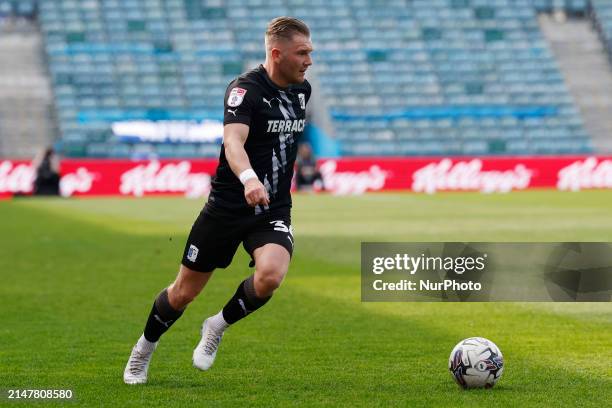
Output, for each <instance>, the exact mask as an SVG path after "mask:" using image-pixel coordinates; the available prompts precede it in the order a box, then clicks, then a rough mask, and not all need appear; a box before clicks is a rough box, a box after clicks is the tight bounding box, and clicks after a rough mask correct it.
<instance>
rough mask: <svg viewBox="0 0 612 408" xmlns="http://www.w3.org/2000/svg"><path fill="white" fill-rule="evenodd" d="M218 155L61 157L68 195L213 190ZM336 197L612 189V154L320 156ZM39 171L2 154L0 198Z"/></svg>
mask: <svg viewBox="0 0 612 408" xmlns="http://www.w3.org/2000/svg"><path fill="white" fill-rule="evenodd" d="M216 165H217V161H216V160H159V161H158V160H152V161H131V160H73V159H65V160H63V161H62V162H61V182H60V190H61V193H62V195H63V196H66V197H69V196H81V195H114V196H134V197H140V196H144V195H156V194H177V195H185V196H187V197H201V196H205V195H207V194H208V192H209V190H210V179H211V176H212V175H213V174H214V171H215V168H216ZM319 166H320V171H321V174H322V176H323V181H324V184H325V187H326V189H327V190H328V191H329V192H330V193H332V194H361V193H364V192H366V191H386V190H395V191H412V192H420V193H429V194H432V193H436V192H438V191H479V192H483V193H495V192H499V193H505V192H510V191H517V190H526V189H531V188H550V189H558V190H569V191H579V190H583V189H593V188H596V189H601V188H612V157H611V156H608V157H603V156H558V157H455V158H374V157H369V158H342V159H325V160H320V161H319ZM34 179H35V169H33V168H32V166H31V164H30V163H29V162H27V161H18V160H1V159H0V198H2V197H5V198H6V197H10V196H11V195H14V194H31V192H32V186H33V182H34Z"/></svg>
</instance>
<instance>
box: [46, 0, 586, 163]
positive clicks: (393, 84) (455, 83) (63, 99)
mask: <svg viewBox="0 0 612 408" xmlns="http://www.w3.org/2000/svg"><path fill="white" fill-rule="evenodd" d="M557 4H562V6H563V7H568V8H569V7H574V8H575V10H577V11H581V10H584V9H585V7H586V2H585V1H578V0H575V1H570V0H566V1H561V2H555V1H537V0H514V1H511V0H413V1H409V0H387V1H383V0H355V1H349V0H270V1H265V2H264V1H261V0H228V1H225V2H218V1H200V0H164V1H162V0H146V1H145V0H105V1H99V0H57V1H49V2H47V1H43V2H41V3H40V4H39V19H40V22H41V26H42V30H43V32H44V34H45V38H46V50H47V54H48V59H49V63H50V73H51V76H52V80H53V84H54V92H55V101H56V106H57V110H58V118H59V124H60V129H61V132H62V135H63V138H62V140H63V148H64V151H65V153H66V154H68V155H77V156H83V155H85V156H95V157H125V156H132V155H133V154H134V152H135V150H134V149H135V147H134V146H131V145H126V144H122V143H119V142H117V141H116V140H115V139H114V138H113V136H112V133H111V131H110V124H111V123H112V122H113V121H117V120H126V119H187V120H192V119H193V120H198V119H204V118H220V117H221V114H222V105H221V104H222V100H223V95H224V91H225V87H226V86H227V83H228V82H229V81H230V80H231V79H232V78H233V77H234V76H236V75H237V74H238V73H240V72H242V71H243V70H245V69H246V68H247V67H249V66H252V65H253V62H255V61H260V60H263V57H264V54H263V46H262V33H263V31H264V29H265V26H266V23H267V21H268V20H270V19H271V18H273V17H275V16H278V15H283V14H288V15H294V16H297V17H299V18H302V19H304V20H305V21H306V22H307V23H308V24H309V25H310V27H311V29H312V31H313V41H314V43H315V48H316V53H315V55H314V59H315V62H316V66H315V67H314V68H315V69H314V72H313V74H314V75H316V76H317V80H318V81H317V82H318V83H319V84H320V91H321V92H322V94H323V96H324V98H322V99H323V101H324V102H325V109H327V111H328V112H329V115H330V116H331V118H332V123H333V127H334V131H333V134H332V135H331V136H333V137H335V138H336V139H337V140H338V141H339V142H340V150H341V153H342V154H344V155H397V154H400V155H433V154H445V155H446V154H458V155H461V154H547V153H570V152H571V153H576V152H590V151H591V150H592V147H591V141H590V138H589V136H588V135H587V134H586V132H585V130H584V127H583V124H582V122H581V119H580V116H579V115H578V112H577V109H576V107H575V106H574V104H573V101H572V99H571V98H570V96H569V94H568V91H567V89H566V87H565V85H564V82H563V79H562V77H561V75H560V72H559V70H558V68H557V66H556V63H555V61H554V59H553V57H552V55H551V52H550V50H549V48H548V46H547V44H546V42H545V41H544V39H543V38H542V35H541V33H540V30H539V27H538V24H537V20H536V10H544V11H545V10H548V9H549V8H552V7H555V6H556V5H557ZM150 151H152V152H156V153H157V154H158V155H160V156H163V157H172V156H189V155H194V156H196V155H197V156H200V155H202V154H204V155H210V156H214V155H216V151H217V149H216V148H215V146H212V145H211V146H206V145H199V144H197V145H196V144H193V145H180V146H163V145H149V146H138V147H137V152H145V153H146V152H150Z"/></svg>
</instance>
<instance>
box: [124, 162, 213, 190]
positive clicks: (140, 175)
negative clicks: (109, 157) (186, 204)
mask: <svg viewBox="0 0 612 408" xmlns="http://www.w3.org/2000/svg"><path fill="white" fill-rule="evenodd" d="M119 191H120V192H121V194H125V195H130V194H131V195H134V196H136V197H141V196H143V195H144V194H145V193H177V192H184V193H185V196H187V197H190V198H196V197H202V196H204V195H207V194H208V193H209V192H210V175H209V174H207V173H191V164H190V163H189V162H188V161H182V162H179V163H177V164H166V165H164V166H162V165H160V163H159V162H158V161H152V162H150V163H149V164H147V165H139V166H136V167H134V168H133V169H131V170H128V171H126V172H125V173H123V174H122V175H121V186H120V187H119Z"/></svg>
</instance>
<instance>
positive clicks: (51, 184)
mask: <svg viewBox="0 0 612 408" xmlns="http://www.w3.org/2000/svg"><path fill="white" fill-rule="evenodd" d="M32 166H33V167H34V168H35V169H36V180H35V181H34V194H35V195H59V182H60V175H59V170H60V169H59V159H58V158H57V156H56V154H55V152H54V151H53V148H51V147H48V148H46V149H45V150H44V151H42V152H41V154H39V155H37V156H36V157H35V158H34V160H33V161H32Z"/></svg>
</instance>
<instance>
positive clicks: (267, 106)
mask: <svg viewBox="0 0 612 408" xmlns="http://www.w3.org/2000/svg"><path fill="white" fill-rule="evenodd" d="M310 93H311V87H310V84H309V83H308V81H306V80H305V81H304V82H303V83H302V84H299V85H291V86H289V87H287V88H280V87H279V86H277V85H276V84H274V83H273V82H272V80H271V79H270V77H269V76H268V74H267V72H266V70H265V69H264V67H263V65H260V66H259V67H257V68H255V69H253V70H251V71H249V72H247V73H245V74H243V75H241V76H240V77H238V78H236V79H235V80H233V81H232V82H231V83H230V84H229V86H228V87H227V91H226V93H225V106H224V119H223V124H224V125H227V124H229V123H243V124H245V125H248V126H249V135H248V137H247V140H246V143H245V144H244V149H245V151H246V153H247V155H248V157H249V161H250V163H251V166H252V167H253V170H254V171H255V173H256V174H257V177H258V178H259V180H260V181H261V182H262V184H263V185H264V186H265V188H266V189H267V190H268V195H269V197H270V205H269V206H265V207H264V206H261V205H258V206H256V207H255V208H254V209H253V207H250V206H249V205H248V204H247V202H246V199H245V198H244V186H243V185H242V183H241V182H240V180H239V179H238V177H237V176H236V175H235V174H234V172H233V171H232V169H231V168H230V166H229V163H228V162H227V158H226V157H225V146H221V154H220V157H219V165H218V167H217V171H216V174H215V176H214V177H213V179H212V186H211V187H212V188H211V193H210V196H209V198H208V206H209V207H213V208H214V209H218V210H229V211H231V212H236V213H251V214H252V213H253V211H254V212H255V214H259V213H263V212H267V211H270V210H274V209H279V208H283V207H286V208H287V209H289V208H290V207H291V194H290V189H291V180H292V178H293V165H294V163H295V158H296V154H297V142H298V140H299V139H300V138H301V137H302V135H303V133H304V127H305V123H306V119H305V118H306V103H308V100H309V98H310Z"/></svg>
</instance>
